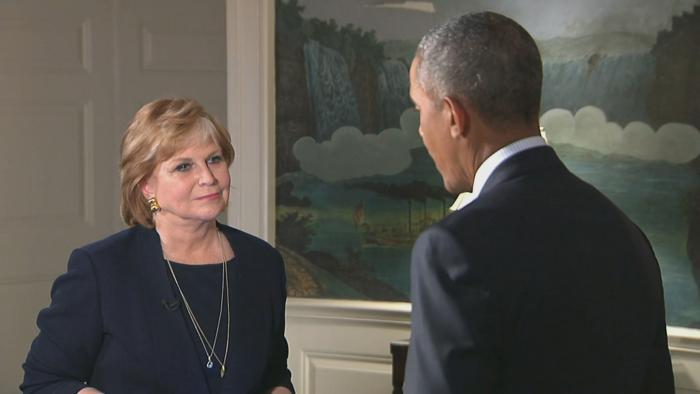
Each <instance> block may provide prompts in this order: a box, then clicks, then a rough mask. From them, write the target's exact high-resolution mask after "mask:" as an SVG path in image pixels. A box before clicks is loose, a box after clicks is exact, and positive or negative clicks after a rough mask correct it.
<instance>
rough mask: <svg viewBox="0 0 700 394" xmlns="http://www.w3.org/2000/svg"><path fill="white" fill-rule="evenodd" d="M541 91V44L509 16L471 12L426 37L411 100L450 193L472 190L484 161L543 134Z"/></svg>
mask: <svg viewBox="0 0 700 394" xmlns="http://www.w3.org/2000/svg"><path fill="white" fill-rule="evenodd" d="M541 88H542V60H541V59H540V54H539V51H538V49H537V46H536V44H535V41H534V40H533V39H532V37H531V36H530V35H529V34H528V33H527V31H525V29H523V28H522V26H520V25H519V24H517V23H516V22H515V21H513V20H512V19H510V18H507V17H505V16H502V15H499V14H495V13H491V12H484V13H477V14H467V15H463V16H461V17H458V18H453V19H451V20H449V21H447V22H446V23H444V24H442V25H440V26H437V27H435V28H433V29H432V30H431V31H429V32H428V33H427V34H426V35H425V36H424V37H423V39H422V40H421V42H420V44H419V45H418V49H417V51H416V56H415V59H414V60H413V64H412V65H411V98H412V99H413V101H414V102H415V103H416V107H417V109H418V110H419V111H421V129H420V132H421V136H422V137H423V140H424V142H425V145H426V147H427V148H428V152H429V153H430V155H431V156H432V157H433V159H434V160H435V164H436V166H437V167H438V170H439V171H440V173H441V175H442V177H443V180H444V182H445V187H446V188H447V190H449V191H451V192H454V193H459V192H462V191H468V190H471V188H472V183H473V179H474V174H475V172H476V169H477V168H478V167H479V165H481V163H482V162H483V160H485V159H486V158H487V157H488V156H489V155H490V154H492V153H493V152H494V151H495V150H497V149H499V148H500V147H502V146H504V145H506V144H508V143H509V142H512V141H514V140H516V139H519V138H522V137H525V136H527V135H528V134H529V135H535V134H536V133H537V131H538V127H537V122H538V117H539V109H540V108H539V107H540V95H541Z"/></svg>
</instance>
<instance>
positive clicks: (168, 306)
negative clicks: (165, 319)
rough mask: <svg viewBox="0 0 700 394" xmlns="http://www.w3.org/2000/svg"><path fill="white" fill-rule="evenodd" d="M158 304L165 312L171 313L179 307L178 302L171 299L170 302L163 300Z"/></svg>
mask: <svg viewBox="0 0 700 394" xmlns="http://www.w3.org/2000/svg"><path fill="white" fill-rule="evenodd" d="M160 302H162V303H163V308H165V310H166V311H169V312H172V311H175V310H177V309H178V308H179V307H180V300H178V299H177V298H175V299H172V300H166V299H165V298H163V299H162V300H160Z"/></svg>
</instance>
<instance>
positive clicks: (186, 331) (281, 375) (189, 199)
mask: <svg viewBox="0 0 700 394" xmlns="http://www.w3.org/2000/svg"><path fill="white" fill-rule="evenodd" d="M233 157H234V150H233V147H232V146H231V140H230V136H229V134H228V132H227V131H226V130H225V129H224V128H223V127H221V126H220V125H219V124H218V123H217V122H216V120H214V119H213V118H212V117H211V116H210V115H209V114H208V113H207V112H206V111H205V110H204V109H203V108H202V107H201V105H199V104H198V103H197V102H195V101H193V100H187V99H163V100H157V101H154V102H151V103H149V104H146V105H145V106H144V107H143V108H141V109H140V110H139V111H138V112H137V113H136V116H135V117H134V119H133V121H132V122H131V125H130V126H129V128H128V129H127V130H126V133H125V134H124V137H123V140H122V158H121V189H122V204H121V205H122V206H121V209H122V216H123V218H124V220H125V222H126V223H127V224H128V225H129V226H130V228H129V229H127V230H124V231H122V232H119V233H117V234H114V235H112V236H110V237H108V238H106V239H103V240H101V241H98V242H96V243H93V244H90V245H87V246H85V247H82V248H79V249H76V250H75V251H74V252H73V253H72V254H71V256H70V259H69V261H68V271H67V272H66V273H65V274H63V275H62V276H61V277H59V278H58V279H57V280H56V282H55V283H54V285H53V289H52V291H51V297H52V301H51V305H50V306H49V307H48V308H46V309H44V310H42V311H41V312H40V313H39V317H38V319H37V325H38V326H39V329H40V333H39V335H38V337H37V338H36V339H35V340H34V342H33V344H32V346H31V349H30V351H29V355H28V356H27V361H26V362H25V364H24V370H25V377H24V383H22V385H21V387H20V389H21V390H22V391H23V392H26V393H76V392H79V393H81V394H83V393H99V392H102V391H104V392H107V393H290V392H293V390H294V389H293V387H292V384H291V380H290V372H289V370H288V369H287V353H288V349H287V342H286V340H285V338H284V309H285V300H286V292H285V275H284V266H283V263H282V258H281V257H280V255H279V253H277V252H276V251H275V250H274V249H273V248H272V247H271V246H270V245H268V244H267V243H265V242H264V241H262V240H260V239H258V238H255V237H253V236H251V235H249V234H246V233H244V232H242V231H239V230H236V229H233V228H231V227H228V226H225V225H222V224H219V223H217V222H216V217H217V215H219V214H220V213H221V212H222V211H223V210H224V209H225V208H226V205H227V203H228V198H229V187H230V178H229V172H228V168H229V166H230V164H231V163H232V161H233Z"/></svg>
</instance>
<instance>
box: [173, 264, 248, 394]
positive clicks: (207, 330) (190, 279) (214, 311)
mask: <svg viewBox="0 0 700 394" xmlns="http://www.w3.org/2000/svg"><path fill="white" fill-rule="evenodd" d="M234 261H235V257H234V258H233V259H231V260H229V261H227V262H226V264H227V265H228V266H227V269H228V270H230V269H231V265H233V264H235V262H234ZM171 263H172V266H173V271H175V275H176V276H177V281H178V283H179V284H180V287H181V288H182V292H183V293H184V295H185V298H186V299H187V302H188V303H189V305H190V308H191V309H192V313H193V314H194V317H195V318H196V319H197V322H198V323H199V326H200V327H201V329H202V330H204V335H205V336H206V338H207V340H208V341H209V343H212V344H213V343H214V335H215V333H216V325H217V322H218V319H219V308H220V307H221V285H222V273H223V266H222V264H220V263H214V264H203V265H191V264H181V263H176V262H171ZM166 264H167V263H166ZM168 272H170V269H168ZM229 274H230V273H229ZM169 277H170V284H171V286H172V288H173V292H174V293H175V294H177V295H178V299H179V301H180V303H179V307H180V311H181V312H182V314H183V318H184V319H185V320H186V321H187V323H188V324H187V326H188V327H189V331H190V336H191V338H192V343H193V344H194V347H195V348H196V349H197V350H198V351H199V364H200V365H201V366H202V372H203V373H204V375H205V376H206V378H207V384H208V385H209V392H210V393H211V394H219V393H221V381H222V378H221V374H220V373H221V365H220V364H219V362H218V361H217V360H216V358H215V357H214V356H212V358H211V360H212V363H213V365H212V368H207V367H206V364H207V360H208V358H207V355H206V353H205V350H204V346H203V345H202V342H201V340H200V339H199V336H198V335H197V332H196V331H195V328H194V324H193V323H192V319H191V318H190V316H189V315H188V313H187V309H186V308H185V304H184V302H182V299H181V298H180V297H179V291H178V289H177V286H176V285H175V281H173V280H172V276H171V275H170V276H169ZM223 301H224V303H223V310H222V311H221V323H220V327H219V335H218V337H217V340H216V345H215V352H216V355H217V356H219V359H221V360H222V361H224V354H225V353H226V329H227V328H228V326H227V312H226V309H227V305H226V293H224V300H223ZM232 319H233V317H232ZM230 335H233V333H231V334H230ZM230 353H231V349H230V343H229V356H230ZM229 359H230V357H229V358H228V359H227V360H225V363H226V364H225V366H226V370H227V372H230V371H229V369H228V368H229V363H228V360H229Z"/></svg>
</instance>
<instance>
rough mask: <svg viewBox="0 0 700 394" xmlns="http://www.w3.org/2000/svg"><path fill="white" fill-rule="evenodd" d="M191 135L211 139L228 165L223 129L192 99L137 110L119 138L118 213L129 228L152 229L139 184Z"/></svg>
mask: <svg viewBox="0 0 700 394" xmlns="http://www.w3.org/2000/svg"><path fill="white" fill-rule="evenodd" d="M193 136H199V137H201V138H202V139H203V140H204V139H211V140H212V141H213V142H215V143H216V144H217V145H218V146H219V148H220V149H221V151H222V155H223V158H224V160H225V161H226V164H228V165H231V163H233V158H234V156H235V152H234V149H233V146H232V145H231V136H230V135H229V133H228V131H227V130H226V128H224V127H223V126H221V124H219V122H218V121H217V120H216V119H215V118H214V117H213V116H211V115H210V114H209V113H207V111H205V110H204V108H203V107H202V105H201V104H199V103H198V102H197V101H195V100H192V99H186V98H172V99H159V100H155V101H152V102H150V103H148V104H146V105H144V106H143V107H141V109H139V110H138V112H136V115H134V119H133V120H132V121H131V124H129V127H128V128H127V129H126V132H125V133H124V136H123V137H122V145H121V163H120V166H119V167H120V177H121V192H122V196H121V214H122V218H123V219H124V222H126V224H127V225H129V226H135V225H137V224H140V225H142V226H145V227H149V228H153V227H154V223H153V215H152V214H151V212H150V211H149V209H148V207H147V206H146V199H145V197H144V196H143V193H142V192H141V185H142V182H144V181H145V180H146V179H148V177H150V176H151V174H152V173H153V171H154V170H155V168H156V167H157V166H158V164H160V163H161V162H163V161H165V160H167V159H169V158H171V157H172V156H173V155H174V154H175V153H177V152H178V151H180V150H182V149H184V148H185V147H186V146H185V143H186V141H187V140H188V139H190V138H191V137H193Z"/></svg>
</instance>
